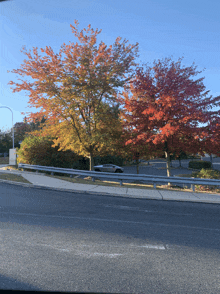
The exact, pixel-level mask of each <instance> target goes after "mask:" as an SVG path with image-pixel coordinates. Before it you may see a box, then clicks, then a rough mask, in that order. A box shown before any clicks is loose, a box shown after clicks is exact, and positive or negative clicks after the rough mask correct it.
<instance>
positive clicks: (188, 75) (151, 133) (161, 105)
mask: <svg viewBox="0 0 220 294" xmlns="http://www.w3.org/2000/svg"><path fill="white" fill-rule="evenodd" d="M181 62H182V58H180V59H179V60H178V61H177V62H174V61H172V60H171V58H166V59H164V60H159V61H155V62H154V64H153V66H152V67H150V66H148V65H146V66H144V67H141V68H138V69H137V72H136V77H135V78H134V79H133V80H132V83H131V84H130V91H129V92H127V91H124V93H123V95H122V96H121V97H120V101H121V103H123V104H124V114H123V116H124V126H126V128H130V130H132V133H133V137H132V138H130V139H129V140H127V142H126V144H131V143H132V144H134V145H139V144H148V145H149V146H150V150H151V152H152V153H154V152H155V151H159V152H165V156H166V158H167V176H170V174H171V173H170V155H171V154H172V153H174V152H175V154H176V155H178V154H180V152H181V151H183V152H186V153H191V154H196V153H201V154H203V152H204V151H205V150H204V147H205V146H204V145H203V144H202V142H203V141H204V140H205V138H207V135H208V123H209V121H210V120H212V116H213V115H214V114H215V115H217V116H219V112H214V111H212V110H211V109H212V107H213V106H217V105H219V100H220V99H219V97H216V98H213V97H212V96H209V95H208V94H209V91H206V89H205V86H204V84H203V79H204V78H199V79H194V77H195V76H196V75H197V74H199V73H201V72H200V71H197V70H196V68H197V67H196V66H195V65H194V64H193V65H192V66H190V67H183V66H182V65H181ZM213 129H215V127H214V126H213ZM209 135H210V136H211V137H212V135H213V132H209Z"/></svg>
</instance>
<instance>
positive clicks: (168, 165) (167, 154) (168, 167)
mask: <svg viewBox="0 0 220 294" xmlns="http://www.w3.org/2000/svg"><path fill="white" fill-rule="evenodd" d="M165 156H166V159H167V164H166V165H167V176H168V177H170V176H171V168H170V153H169V152H168V151H165ZM169 185H170V183H169Z"/></svg>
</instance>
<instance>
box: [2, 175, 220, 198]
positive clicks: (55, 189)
mask: <svg viewBox="0 0 220 294" xmlns="http://www.w3.org/2000/svg"><path fill="white" fill-rule="evenodd" d="M1 182H3V183H7V184H10V185H18V186H23V187H27V188H35V189H36V188H37V189H42V190H52V191H58V192H59V191H60V192H68V193H78V194H82V193H84V194H90V195H97V196H98V195H99V196H113V197H124V198H125V197H126V198H132V199H144V200H158V201H177V202H190V203H192V202H193V203H203V204H220V201H219V202H217V201H213V200H203V199H197V200H195V199H193V200H190V199H186V200H185V199H169V198H166V199H164V197H163V196H162V195H161V193H160V191H158V192H159V194H160V196H161V199H158V197H157V198H155V197H151V196H141V197H138V196H131V195H127V194H126V195H122V194H116V193H112V192H111V193H108V192H106V193H105V192H93V191H82V190H73V189H63V188H53V187H47V186H41V185H34V184H28V183H22V182H16V181H8V180H2V179H0V183H1ZM183 193H184V192H183Z"/></svg>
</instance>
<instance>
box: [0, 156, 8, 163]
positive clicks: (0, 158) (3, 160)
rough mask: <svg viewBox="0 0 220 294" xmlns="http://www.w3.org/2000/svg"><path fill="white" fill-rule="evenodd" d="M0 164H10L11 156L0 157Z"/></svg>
mask: <svg viewBox="0 0 220 294" xmlns="http://www.w3.org/2000/svg"><path fill="white" fill-rule="evenodd" d="M0 164H9V157H5V158H4V157H0Z"/></svg>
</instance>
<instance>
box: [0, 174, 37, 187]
mask: <svg viewBox="0 0 220 294" xmlns="http://www.w3.org/2000/svg"><path fill="white" fill-rule="evenodd" d="M0 179H1V180H7V181H14V182H21V183H27V184H32V183H30V182H29V181H28V180H26V179H25V178H23V177H22V176H20V175H14V174H9V173H0Z"/></svg>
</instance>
